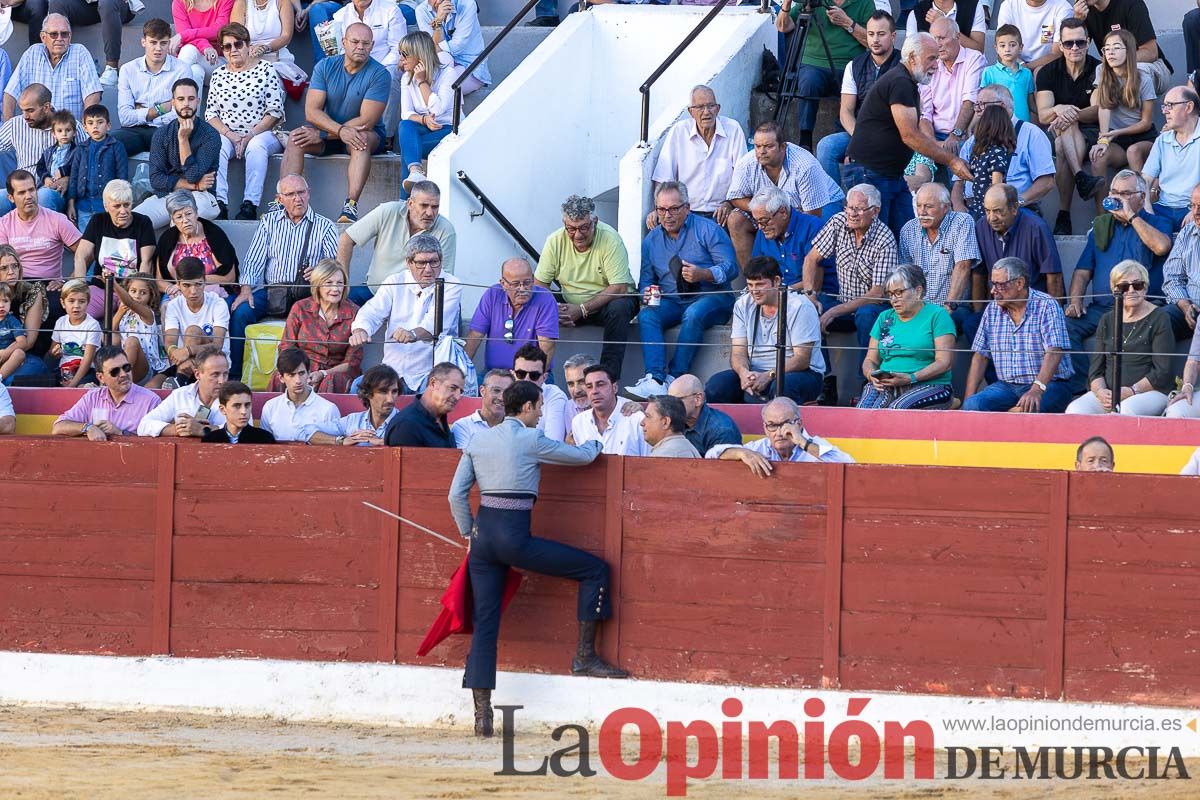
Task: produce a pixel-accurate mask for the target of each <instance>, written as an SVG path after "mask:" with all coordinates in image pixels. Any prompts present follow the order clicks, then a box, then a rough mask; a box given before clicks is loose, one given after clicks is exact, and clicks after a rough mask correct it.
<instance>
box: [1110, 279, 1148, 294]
mask: <svg viewBox="0 0 1200 800" xmlns="http://www.w3.org/2000/svg"><path fill="white" fill-rule="evenodd" d="M1117 291H1118V292H1121V293H1122V294H1123V293H1125V292H1128V291H1134V292H1144V291H1146V282H1145V281H1128V282H1125V281H1122V282H1121V283H1118V284H1117Z"/></svg>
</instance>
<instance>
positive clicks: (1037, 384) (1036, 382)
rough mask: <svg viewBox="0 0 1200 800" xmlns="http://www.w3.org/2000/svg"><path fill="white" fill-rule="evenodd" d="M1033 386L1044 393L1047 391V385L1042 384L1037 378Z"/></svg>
mask: <svg viewBox="0 0 1200 800" xmlns="http://www.w3.org/2000/svg"><path fill="white" fill-rule="evenodd" d="M1033 385H1034V386H1036V387H1038V388H1039V389H1041V390H1042V391H1043V392H1044V391H1046V384H1044V383H1042V382H1041V381H1039V380H1037V379H1036V378H1035V379H1034V381H1033Z"/></svg>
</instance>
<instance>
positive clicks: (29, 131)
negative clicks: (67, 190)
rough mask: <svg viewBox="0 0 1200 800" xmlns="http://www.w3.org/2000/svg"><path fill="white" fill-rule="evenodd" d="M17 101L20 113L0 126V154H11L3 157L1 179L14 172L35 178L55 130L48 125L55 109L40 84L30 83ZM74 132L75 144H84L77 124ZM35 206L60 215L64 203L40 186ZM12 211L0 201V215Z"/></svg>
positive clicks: (80, 128) (10, 206)
mask: <svg viewBox="0 0 1200 800" xmlns="http://www.w3.org/2000/svg"><path fill="white" fill-rule="evenodd" d="M18 100H19V102H18V107H19V111H20V113H18V114H17V115H16V116H14V117H12V118H11V119H9V120H8V121H7V122H5V123H4V124H3V125H0V150H11V151H12V153H11V154H6V155H8V157H9V159H10V161H9V165H8V166H9V169H8V170H7V171H4V172H3V174H2V175H0V177H3V176H7V174H8V172H10V171H12V170H13V169H23V170H25V171H26V172H30V173H33V174H37V166H38V161H40V160H41V158H42V154H43V153H45V152H46V148H48V147H50V146H51V145H53V144H54V130H53V126H52V125H51V122H50V120H51V117H53V116H54V106H53V105H52V104H51V102H50V90H49V89H47V88H46V87H45V86H43V85H42V84H40V83H31V84H30V85H29V86H27V87H25V90H24V91H22V92H21V96H20V98H18ZM75 128H76V134H77V136H76V139H77V141H83V140H84V139H85V138H86V135H85V134H84V132H83V128H82V127H81V126H80V125H79V124H78V123H76V126H75ZM38 204H39V205H42V206H44V207H45V208H52V209H54V210H55V211H62V210H63V209H65V208H66V205H67V201H66V200H64V199H63V196H62V195H61V194H59V193H58V192H57V191H56V190H54V189H52V188H50V187H48V186H39V187H38ZM12 209H13V206H12V203H10V202H9V201H8V198H0V214H7V213H8V212H9V211H12Z"/></svg>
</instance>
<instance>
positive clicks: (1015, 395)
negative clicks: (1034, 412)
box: [962, 380, 1072, 414]
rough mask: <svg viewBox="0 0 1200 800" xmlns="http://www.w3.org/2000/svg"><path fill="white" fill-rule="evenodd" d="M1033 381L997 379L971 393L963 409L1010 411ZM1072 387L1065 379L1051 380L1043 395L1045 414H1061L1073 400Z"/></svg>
mask: <svg viewBox="0 0 1200 800" xmlns="http://www.w3.org/2000/svg"><path fill="white" fill-rule="evenodd" d="M1032 385H1033V384H1031V383H1005V382H1004V381H997V382H996V383H992V384H989V385H988V387H987V388H986V389H984V390H983V391H982V392H980V393H978V394H974V395H971V396H970V397H968V398H967V399H966V400H964V401H963V404H962V410H963V411H1008V410H1009V409H1010V408H1012V407H1013V406H1015V405H1016V404H1017V401H1018V400H1020V399H1021V395H1023V394H1025V393H1026V392H1028V391H1029V387H1030V386H1032ZM1071 396H1072V395H1071V389H1070V388H1069V387H1068V386H1067V382H1066V381H1064V380H1057V381H1050V383H1049V384H1047V386H1046V392H1045V394H1043V395H1042V404H1041V407H1040V409H1039V410H1040V411H1041V413H1043V414H1061V413H1062V412H1063V411H1065V410H1066V408H1067V404H1068V403H1070V402H1071Z"/></svg>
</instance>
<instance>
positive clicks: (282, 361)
mask: <svg viewBox="0 0 1200 800" xmlns="http://www.w3.org/2000/svg"><path fill="white" fill-rule="evenodd" d="M311 366H312V364H311V362H309V360H308V355H307V354H306V353H305V352H304V351H303V350H301V349H300V348H299V347H289V348H287V349H286V350H283V351H281V352H280V353H279V357H278V358H277V359H276V361H275V369H276V370H277V371H278V372H279V378H280V380H282V381H283V385H284V387H286V390H285V391H284V393H283V394H281V395H279V396H278V397H272V398H271V399H270V400H268V401H267V403H266V405H264V406H263V410H262V418H261V420H260V421H259V427H261V428H262V429H263V430H264V431H267V432H268V433H270V434H271V435H272V436H274V437H275V441H277V442H304V443H305V444H309V443H310V440H311V439H312V437H313V434H314V433H316V432H317V431H320V432H321V433H324V434H326V435H328V436H338V435H339V434H340V431H341V421H342V417H341V412H340V411H339V410H338V407H337V406H335V405H334V404H333V403H331V402H329V401H328V400H326V399H325V398H324V397H321V396H320V395H319V394H317V393H316V392H315V391H313V388H312V386H310V385H309V382H308V370H309V367H311Z"/></svg>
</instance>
